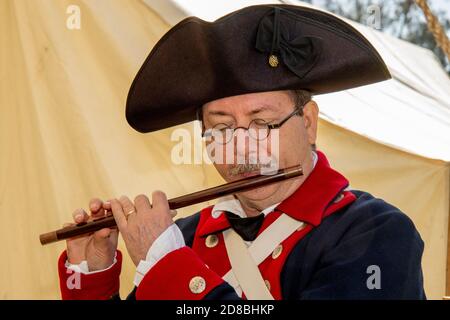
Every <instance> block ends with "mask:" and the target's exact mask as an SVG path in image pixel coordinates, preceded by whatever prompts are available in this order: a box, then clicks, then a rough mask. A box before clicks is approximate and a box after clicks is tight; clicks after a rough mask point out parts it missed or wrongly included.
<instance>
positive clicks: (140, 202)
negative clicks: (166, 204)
mask: <svg viewBox="0 0 450 320" xmlns="http://www.w3.org/2000/svg"><path fill="white" fill-rule="evenodd" d="M134 206H135V207H136V211H137V212H145V211H149V210H150V209H151V208H152V205H151V203H150V200H149V199H148V197H147V196H146V195H145V194H140V195H138V196H137V197H136V198H134Z"/></svg>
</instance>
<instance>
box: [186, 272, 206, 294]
mask: <svg viewBox="0 0 450 320" xmlns="http://www.w3.org/2000/svg"><path fill="white" fill-rule="evenodd" d="M205 288H206V281H205V279H203V277H200V276H196V277H193V278H192V279H191V281H189V289H190V290H191V292H192V293H196V294H198V293H202V292H203V291H205Z"/></svg>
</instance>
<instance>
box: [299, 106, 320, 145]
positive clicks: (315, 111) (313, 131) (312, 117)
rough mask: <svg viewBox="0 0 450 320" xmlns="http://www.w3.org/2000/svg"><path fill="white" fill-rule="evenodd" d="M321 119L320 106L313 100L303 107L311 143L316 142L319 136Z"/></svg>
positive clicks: (304, 121)
mask: <svg viewBox="0 0 450 320" xmlns="http://www.w3.org/2000/svg"><path fill="white" fill-rule="evenodd" d="M318 121H319V107H318V106H317V103H316V102H315V101H313V100H311V101H309V102H308V103H307V104H305V106H304V107H303V123H304V125H305V129H306V133H307V135H308V142H309V143H310V144H315V143H316V138H317V122H318Z"/></svg>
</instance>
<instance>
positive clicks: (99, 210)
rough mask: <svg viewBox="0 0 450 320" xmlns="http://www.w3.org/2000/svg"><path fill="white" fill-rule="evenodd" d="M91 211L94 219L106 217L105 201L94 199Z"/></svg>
mask: <svg viewBox="0 0 450 320" xmlns="http://www.w3.org/2000/svg"><path fill="white" fill-rule="evenodd" d="M89 210H91V215H92V217H94V218H98V217H102V216H104V215H105V210H104V209H103V201H102V200H100V199H99V198H93V199H91V200H90V201H89Z"/></svg>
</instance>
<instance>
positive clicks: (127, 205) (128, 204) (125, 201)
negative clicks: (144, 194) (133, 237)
mask: <svg viewBox="0 0 450 320" xmlns="http://www.w3.org/2000/svg"><path fill="white" fill-rule="evenodd" d="M119 202H120V204H121V205H122V208H123V212H124V213H125V215H126V216H128V215H130V214H132V213H133V212H134V213H135V212H136V209H135V208H134V204H133V202H132V201H131V200H130V199H129V198H128V197H126V196H121V197H120V198H119Z"/></svg>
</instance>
